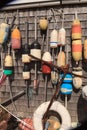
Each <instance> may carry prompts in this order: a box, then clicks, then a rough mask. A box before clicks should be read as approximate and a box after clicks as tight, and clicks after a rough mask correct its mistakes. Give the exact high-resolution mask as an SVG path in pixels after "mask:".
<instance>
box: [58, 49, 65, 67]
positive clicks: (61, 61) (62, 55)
mask: <svg viewBox="0 0 87 130" xmlns="http://www.w3.org/2000/svg"><path fill="white" fill-rule="evenodd" d="M65 64H66V59H65V53H64V52H63V51H60V52H59V54H58V57H57V66H58V67H61V66H65Z"/></svg>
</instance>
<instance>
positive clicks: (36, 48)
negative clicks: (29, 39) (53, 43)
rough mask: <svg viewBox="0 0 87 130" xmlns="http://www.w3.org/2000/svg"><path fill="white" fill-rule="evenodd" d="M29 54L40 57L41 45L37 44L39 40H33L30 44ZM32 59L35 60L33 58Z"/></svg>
mask: <svg viewBox="0 0 87 130" xmlns="http://www.w3.org/2000/svg"><path fill="white" fill-rule="evenodd" d="M30 54H31V55H32V56H35V57H37V58H39V59H41V46H40V44H39V42H38V41H37V40H35V41H34V42H33V43H32V44H31V48H30ZM32 60H36V59H33V58H32Z"/></svg>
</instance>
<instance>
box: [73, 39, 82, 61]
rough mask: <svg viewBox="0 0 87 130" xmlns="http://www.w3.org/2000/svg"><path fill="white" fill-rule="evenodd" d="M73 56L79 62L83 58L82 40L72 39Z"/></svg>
mask: <svg viewBox="0 0 87 130" xmlns="http://www.w3.org/2000/svg"><path fill="white" fill-rule="evenodd" d="M72 57H73V59H74V60H75V61H76V62H78V61H79V60H80V59H81V58H82V41H81V40H73V41H72Z"/></svg>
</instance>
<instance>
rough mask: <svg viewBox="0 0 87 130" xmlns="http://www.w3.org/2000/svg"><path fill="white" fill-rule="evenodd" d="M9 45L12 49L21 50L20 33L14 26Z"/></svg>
mask: <svg viewBox="0 0 87 130" xmlns="http://www.w3.org/2000/svg"><path fill="white" fill-rule="evenodd" d="M11 43H12V49H14V50H15V49H20V48H21V33H20V30H19V29H18V27H17V26H16V27H15V28H14V29H13V31H12V33H11Z"/></svg>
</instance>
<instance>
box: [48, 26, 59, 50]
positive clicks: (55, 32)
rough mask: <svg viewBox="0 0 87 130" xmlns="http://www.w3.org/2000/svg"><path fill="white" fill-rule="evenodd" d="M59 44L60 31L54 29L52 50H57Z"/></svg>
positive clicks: (51, 39)
mask: <svg viewBox="0 0 87 130" xmlns="http://www.w3.org/2000/svg"><path fill="white" fill-rule="evenodd" d="M57 44H58V31H57V30H56V29H54V30H53V31H52V32H51V34H50V48H57Z"/></svg>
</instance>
